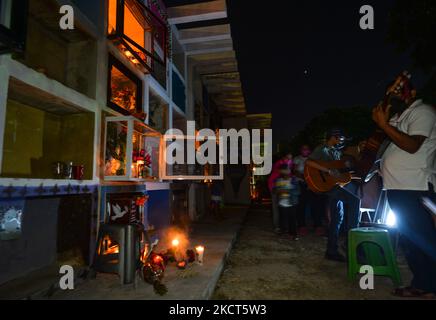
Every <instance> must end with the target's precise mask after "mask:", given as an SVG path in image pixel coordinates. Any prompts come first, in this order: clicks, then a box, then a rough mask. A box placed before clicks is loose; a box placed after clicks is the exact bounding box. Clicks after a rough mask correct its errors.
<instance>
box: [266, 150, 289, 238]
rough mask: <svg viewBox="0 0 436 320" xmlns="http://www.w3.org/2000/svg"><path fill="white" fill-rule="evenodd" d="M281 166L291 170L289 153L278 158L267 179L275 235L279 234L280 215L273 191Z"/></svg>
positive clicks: (275, 194)
mask: <svg viewBox="0 0 436 320" xmlns="http://www.w3.org/2000/svg"><path fill="white" fill-rule="evenodd" d="M283 165H287V166H288V168H289V170H291V169H292V154H291V153H286V154H285V155H284V156H282V157H281V158H280V160H278V161H277V162H276V163H274V165H273V169H272V172H271V175H270V177H269V178H268V189H269V191H270V193H271V200H272V214H273V226H274V232H275V233H280V232H281V230H280V213H279V207H278V198H277V193H276V192H275V191H274V183H275V181H276V180H277V178H279V177H280V167H282V166H283Z"/></svg>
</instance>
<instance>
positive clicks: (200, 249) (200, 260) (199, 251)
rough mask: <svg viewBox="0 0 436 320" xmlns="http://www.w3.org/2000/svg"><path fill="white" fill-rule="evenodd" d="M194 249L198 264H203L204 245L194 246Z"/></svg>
mask: <svg viewBox="0 0 436 320" xmlns="http://www.w3.org/2000/svg"><path fill="white" fill-rule="evenodd" d="M195 251H196V252H197V259H198V264H200V265H202V264H203V255H204V247H203V246H197V247H195Z"/></svg>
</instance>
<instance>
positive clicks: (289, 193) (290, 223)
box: [274, 165, 300, 241]
mask: <svg viewBox="0 0 436 320" xmlns="http://www.w3.org/2000/svg"><path fill="white" fill-rule="evenodd" d="M274 189H275V192H276V193H277V197H278V207H279V214H280V229H281V233H282V234H290V236H291V237H292V239H293V240H295V241H296V240H298V234H297V204H298V196H299V194H300V192H299V187H298V182H297V180H296V179H295V178H292V177H291V170H290V169H289V167H288V166H287V165H282V166H280V177H279V178H277V179H276V180H275V184H274Z"/></svg>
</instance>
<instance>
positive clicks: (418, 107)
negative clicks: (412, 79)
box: [381, 100, 436, 191]
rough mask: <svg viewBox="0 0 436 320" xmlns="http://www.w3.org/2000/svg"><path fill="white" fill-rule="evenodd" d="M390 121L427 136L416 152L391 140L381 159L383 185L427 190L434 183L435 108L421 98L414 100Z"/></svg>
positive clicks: (435, 148) (435, 181)
mask: <svg viewBox="0 0 436 320" xmlns="http://www.w3.org/2000/svg"><path fill="white" fill-rule="evenodd" d="M390 124H391V125H392V126H394V127H396V128H397V129H398V130H399V131H401V132H404V133H406V134H408V135H409V136H424V137H427V139H425V141H424V143H423V144H422V146H421V148H420V149H419V150H418V152H416V153H415V154H410V153H408V152H406V151H404V150H402V149H400V148H399V147H397V145H395V144H394V143H391V144H390V145H389V147H388V149H387V150H386V152H385V154H384V155H383V158H382V161H381V173H382V176H383V182H384V188H385V189H388V190H414V191H426V190H428V183H429V182H431V183H433V185H434V186H436V168H435V166H436V162H435V159H436V111H435V109H434V108H433V107H432V106H429V105H426V104H424V103H423V102H422V100H417V101H415V102H414V103H413V104H412V105H411V106H410V107H409V108H408V109H407V110H406V111H404V112H403V114H402V115H401V116H400V117H398V116H394V117H393V118H392V119H391V120H390Z"/></svg>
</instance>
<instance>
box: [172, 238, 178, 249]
mask: <svg viewBox="0 0 436 320" xmlns="http://www.w3.org/2000/svg"><path fill="white" fill-rule="evenodd" d="M179 244H180V242H179V239H174V240H173V242H172V245H173V247H175V248H177V247H178V246H179Z"/></svg>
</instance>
